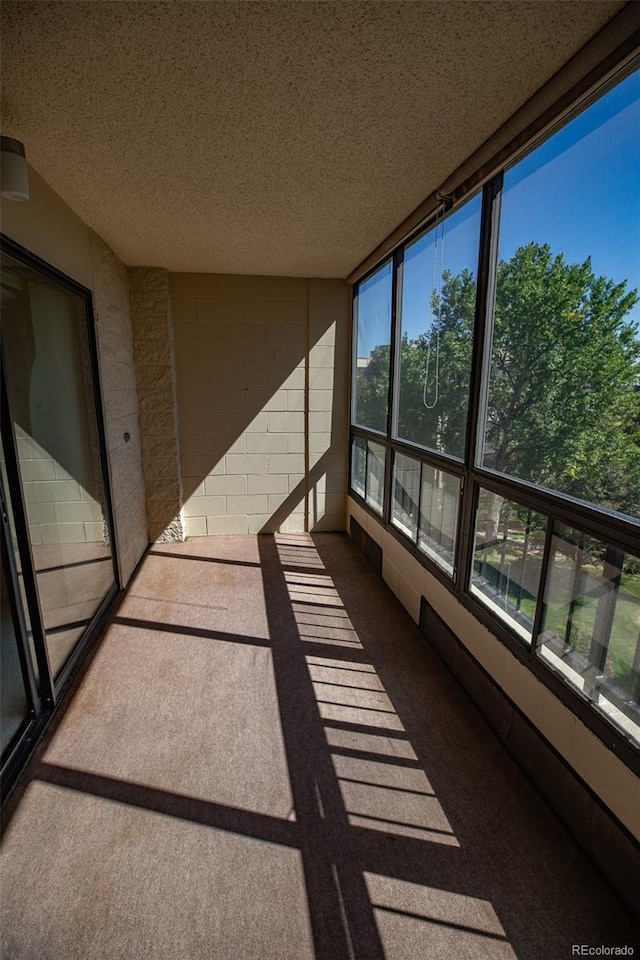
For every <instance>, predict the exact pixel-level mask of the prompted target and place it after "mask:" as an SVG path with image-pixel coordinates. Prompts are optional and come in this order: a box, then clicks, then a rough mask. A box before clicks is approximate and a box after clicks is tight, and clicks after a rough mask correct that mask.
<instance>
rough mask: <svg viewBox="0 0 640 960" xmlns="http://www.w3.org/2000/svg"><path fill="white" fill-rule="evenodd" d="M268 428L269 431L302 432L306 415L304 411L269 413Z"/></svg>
mask: <svg viewBox="0 0 640 960" xmlns="http://www.w3.org/2000/svg"><path fill="white" fill-rule="evenodd" d="M267 430H268V432H269V433H302V431H303V430H304V416H303V414H302V413H299V412H295V413H268V414H267Z"/></svg>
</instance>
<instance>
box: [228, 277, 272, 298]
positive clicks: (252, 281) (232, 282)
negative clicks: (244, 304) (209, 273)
mask: <svg viewBox="0 0 640 960" xmlns="http://www.w3.org/2000/svg"><path fill="white" fill-rule="evenodd" d="M216 279H217V289H218V296H219V297H233V298H237V299H244V298H247V297H251V298H253V297H258V298H261V297H263V296H264V277H251V276H244V275H238V276H235V275H233V274H227V275H225V274H219V275H218V276H217V278H216Z"/></svg>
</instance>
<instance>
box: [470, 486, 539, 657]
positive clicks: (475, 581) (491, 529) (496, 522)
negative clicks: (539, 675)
mask: <svg viewBox="0 0 640 960" xmlns="http://www.w3.org/2000/svg"><path fill="white" fill-rule="evenodd" d="M545 529H546V520H545V518H544V517H541V516H540V515H539V514H536V513H533V512H532V511H531V510H529V509H528V508H527V507H523V506H521V505H520V504H518V503H515V502H514V501H513V500H507V499H505V498H504V497H500V496H498V494H496V493H492V492H491V491H490V490H481V491H480V497H479V500H478V512H477V515H476V532H475V552H474V557H473V570H472V574H471V593H473V594H474V595H475V596H476V597H477V598H478V599H479V600H481V601H482V603H483V604H484V605H485V606H486V607H488V608H489V609H490V610H491V611H492V612H493V613H495V614H497V616H499V617H500V619H501V620H504V621H505V622H506V623H507V624H508V625H509V626H510V627H511V629H512V630H513V631H514V632H515V633H517V634H518V636H520V637H521V638H522V639H523V640H527V641H530V640H531V637H532V633H533V621H534V617H535V613H536V604H537V601H538V591H539V588H540V573H541V569H542V557H543V553H544V539H545Z"/></svg>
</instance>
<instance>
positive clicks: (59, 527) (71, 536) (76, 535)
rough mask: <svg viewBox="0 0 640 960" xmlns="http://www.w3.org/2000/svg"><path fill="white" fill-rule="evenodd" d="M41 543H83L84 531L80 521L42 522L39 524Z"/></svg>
mask: <svg viewBox="0 0 640 960" xmlns="http://www.w3.org/2000/svg"><path fill="white" fill-rule="evenodd" d="M40 536H41V537H42V543H84V542H85V532H84V524H82V523H56V524H48V523H43V524H41V525H40Z"/></svg>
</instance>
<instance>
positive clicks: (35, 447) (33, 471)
mask: <svg viewBox="0 0 640 960" xmlns="http://www.w3.org/2000/svg"><path fill="white" fill-rule="evenodd" d="M2 347H3V352H4V357H5V361H6V368H7V380H8V386H9V397H10V406H11V416H12V418H13V429H14V432H15V436H16V443H17V453H18V461H19V470H20V479H21V486H22V495H23V498H24V501H25V506H26V513H27V519H28V522H29V536H30V540H31V552H32V556H33V561H34V565H35V572H36V578H37V586H38V597H39V602H40V609H41V611H42V617H43V627H44V630H45V639H46V643H47V648H48V653H49V660H50V662H51V667H52V671H53V673H54V674H55V675H56V676H57V675H58V674H59V672H60V670H61V669H62V667H63V666H64V664H65V663H66V661H67V660H68V658H69V656H70V655H71V653H72V651H73V650H74V648H75V647H76V645H77V644H78V642H79V641H80V639H81V638H82V636H83V635H84V634H85V631H86V629H87V627H88V626H89V624H90V623H91V620H92V619H93V618H94V616H95V615H96V613H97V611H98V609H99V607H100V606H101V604H102V602H103V601H104V599H105V597H106V595H107V594H108V593H109V592H110V591H111V590H112V589H113V588H114V585H115V584H114V569H113V557H112V544H111V542H110V535H109V523H108V512H107V500H106V493H105V489H104V484H103V473H102V463H101V457H100V441H99V435H98V424H97V419H96V413H95V402H94V394H93V375H92V370H91V359H90V347H89V338H88V331H87V302H86V300H85V298H84V297H83V296H81V295H80V294H79V293H76V292H75V291H73V290H71V289H68V288H67V287H66V286H63V285H62V284H61V283H58V282H57V281H54V280H53V279H48V278H46V277H44V276H43V275H41V274H40V273H39V272H36V271H35V270H34V269H32V268H31V267H28V266H26V265H25V264H22V263H19V262H18V261H17V260H14V259H13V258H11V257H9V256H7V255H5V254H3V256H2Z"/></svg>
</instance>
